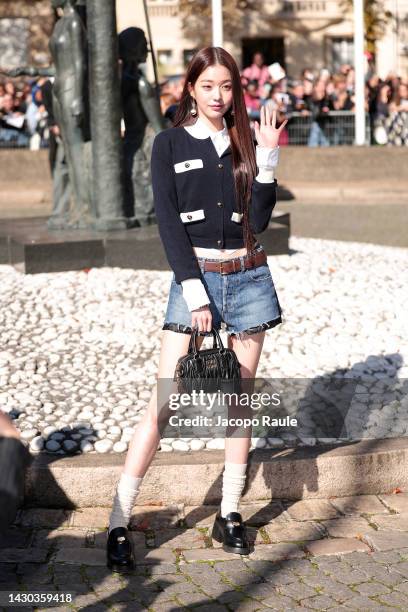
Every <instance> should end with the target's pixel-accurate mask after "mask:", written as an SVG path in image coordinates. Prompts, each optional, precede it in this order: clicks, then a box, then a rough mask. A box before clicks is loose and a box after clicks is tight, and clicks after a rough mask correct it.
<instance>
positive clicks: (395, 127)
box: [0, 52, 408, 149]
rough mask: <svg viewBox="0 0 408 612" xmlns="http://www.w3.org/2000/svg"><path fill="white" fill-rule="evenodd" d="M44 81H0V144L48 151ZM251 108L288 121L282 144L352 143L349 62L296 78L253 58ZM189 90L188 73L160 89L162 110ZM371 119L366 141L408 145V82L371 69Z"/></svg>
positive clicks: (247, 78)
mask: <svg viewBox="0 0 408 612" xmlns="http://www.w3.org/2000/svg"><path fill="white" fill-rule="evenodd" d="M45 81H46V79H45V78H39V79H35V80H29V81H27V80H21V81H17V80H15V79H14V80H4V81H0V146H17V147H20V146H22V147H30V148H32V149H38V148H40V147H41V146H47V142H48V136H49V126H48V122H47V111H46V107H45V105H44V103H43V85H44V82H45ZM241 82H242V86H243V90H244V98H245V104H246V108H247V112H248V116H249V119H250V121H251V122H253V121H255V120H258V121H259V117H260V109H261V107H262V106H263V105H267V106H268V107H269V109H270V110H277V113H278V119H279V120H280V121H283V120H284V119H288V120H289V121H288V124H287V125H286V127H285V129H284V130H283V131H282V134H281V139H280V145H287V144H294V145H299V144H302V145H308V146H311V147H312V146H330V145H341V144H353V140H354V105H355V93H354V68H353V67H352V66H351V65H350V64H343V65H342V66H340V69H339V70H338V71H337V72H335V73H331V72H330V71H329V70H327V69H326V68H323V69H320V70H314V69H313V68H311V67H306V68H303V69H302V70H301V72H300V74H299V75H298V76H297V77H296V78H292V77H290V76H288V75H287V74H286V71H285V70H284V68H283V67H282V66H281V65H280V64H279V63H278V62H274V63H272V64H271V65H266V64H265V62H264V57H263V55H262V53H259V52H258V53H255V54H254V56H253V59H252V63H251V65H250V66H248V67H246V68H244V69H243V70H242V71H241ZM182 87H183V75H179V76H178V77H175V78H170V79H166V80H165V81H164V82H163V83H162V86H161V104H162V112H163V113H164V114H165V115H166V116H167V117H168V118H169V119H170V120H171V117H172V116H173V115H174V112H175V108H176V107H177V103H178V99H179V96H180V94H181V90H182ZM365 107H366V113H367V117H368V122H367V126H368V131H369V133H368V134H367V142H369V143H370V144H377V145H386V144H388V145H397V146H408V78H406V77H405V78H402V77H401V76H397V75H395V74H393V73H390V74H389V75H388V76H387V77H386V78H384V79H380V78H379V76H378V75H377V74H375V72H374V71H373V70H372V69H371V68H370V69H369V70H368V71H367V74H366V81H365Z"/></svg>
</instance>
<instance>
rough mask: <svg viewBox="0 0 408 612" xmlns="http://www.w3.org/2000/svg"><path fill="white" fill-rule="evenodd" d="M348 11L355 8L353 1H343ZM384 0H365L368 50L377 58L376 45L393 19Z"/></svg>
mask: <svg viewBox="0 0 408 612" xmlns="http://www.w3.org/2000/svg"><path fill="white" fill-rule="evenodd" d="M341 4H342V6H343V8H344V9H345V10H347V11H349V10H350V9H352V8H353V4H354V3H353V0H341ZM384 4H385V3H384V0H364V25H365V40H366V50H367V51H369V52H370V53H372V54H373V55H374V56H375V45H376V42H377V40H380V39H381V38H382V37H383V36H384V34H385V31H386V28H387V25H388V24H389V23H390V22H391V20H392V19H393V14H392V12H391V11H389V10H387V9H386V8H385V7H384Z"/></svg>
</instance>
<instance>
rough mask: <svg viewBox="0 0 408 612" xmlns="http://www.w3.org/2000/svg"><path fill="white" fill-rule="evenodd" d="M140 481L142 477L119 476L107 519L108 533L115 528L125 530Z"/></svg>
mask: <svg viewBox="0 0 408 612" xmlns="http://www.w3.org/2000/svg"><path fill="white" fill-rule="evenodd" d="M142 480H143V476H129V474H123V473H122V474H121V477H120V479H119V483H118V486H117V489H116V494H115V497H114V499H113V507H112V512H111V515H110V517H109V531H112V529H115V528H116V527H126V528H127V526H128V523H129V520H130V516H131V514H132V508H133V506H134V503H135V499H136V497H137V494H138V493H139V488H140V483H141V482H142Z"/></svg>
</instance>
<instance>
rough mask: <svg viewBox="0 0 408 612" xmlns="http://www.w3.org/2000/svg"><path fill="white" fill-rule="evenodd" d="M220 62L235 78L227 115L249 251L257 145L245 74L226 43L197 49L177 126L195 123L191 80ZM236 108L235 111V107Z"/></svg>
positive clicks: (175, 125)
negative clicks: (245, 92)
mask: <svg viewBox="0 0 408 612" xmlns="http://www.w3.org/2000/svg"><path fill="white" fill-rule="evenodd" d="M216 64H220V65H221V66H225V67H226V68H228V70H229V71H230V74H231V80H232V106H231V107H230V108H229V110H228V111H227V112H226V113H225V115H224V118H225V121H226V124H227V128H228V134H229V137H230V143H231V152H232V167H233V176H234V185H235V197H236V201H237V206H238V211H239V212H241V213H243V217H242V223H243V237H244V242H245V246H246V248H247V250H248V251H247V252H248V254H249V253H250V252H251V251H252V250H253V247H254V244H255V238H254V235H253V233H252V230H251V228H250V225H249V201H250V198H251V189H252V182H253V180H254V179H255V176H256V156H255V147H254V142H253V139H252V134H251V129H250V127H249V119H248V113H247V110H246V106H245V101H244V92H243V90H242V84H241V76H240V73H239V70H238V66H237V64H236V62H235V60H234V58H233V57H232V55H230V54H229V53H228V52H227V51H225V49H223V48H222V47H205V48H203V49H200V50H199V51H197V53H196V54H195V55H194V57H193V58H192V59H191V61H190V63H189V65H188V66H187V71H186V75H185V82H184V87H183V91H182V94H181V99H180V102H179V105H178V108H177V111H176V114H175V116H174V121H173V127H180V126H185V125H192V124H193V123H195V122H196V117H193V115H191V113H190V111H191V109H192V98H191V95H190V92H189V90H188V83H191V85H192V86H194V84H195V82H196V81H197V79H198V77H199V76H200V74H201V73H202V72H203V71H204V70H205V69H206V68H208V67H209V66H214V65H216ZM232 110H233V111H234V114H232V113H231V111H232Z"/></svg>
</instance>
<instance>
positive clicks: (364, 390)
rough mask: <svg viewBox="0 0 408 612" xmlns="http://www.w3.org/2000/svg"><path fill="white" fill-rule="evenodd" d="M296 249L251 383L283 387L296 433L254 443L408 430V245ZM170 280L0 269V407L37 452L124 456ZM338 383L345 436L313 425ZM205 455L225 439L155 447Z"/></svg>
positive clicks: (104, 271)
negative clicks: (345, 401)
mask: <svg viewBox="0 0 408 612" xmlns="http://www.w3.org/2000/svg"><path fill="white" fill-rule="evenodd" d="M290 246H291V249H292V253H291V255H281V256H275V257H269V258H268V263H269V266H270V268H271V272H272V277H273V280H274V283H275V287H276V290H277V293H278V295H279V300H280V303H281V306H282V308H283V311H284V323H283V324H282V325H279V326H278V327H276V328H274V329H272V330H269V331H267V332H266V335H265V342H264V348H263V352H262V356H261V360H260V363H259V367H258V373H257V378H258V379H262V378H264V379H274V381H275V383H276V384H277V386H278V387H280V389H282V386H283V387H284V388H285V393H286V395H285V397H286V400H287V401H286V402H285V414H290V415H295V414H296V415H297V416H298V417H299V416H301V417H302V420H301V422H302V428H301V431H300V430H299V431H298V432H296V430H295V431H294V430H293V428H292V429H291V430H289V431H284V430H279V432H278V430H276V432H274V431H273V429H270V430H268V431H267V432H266V431H260V430H259V429H258V428H256V427H254V430H253V439H252V448H281V447H282V446H293V445H295V444H300V445H301V444H304V445H314V444H316V443H324V442H329V441H335V440H336V439H346V438H353V439H360V438H362V437H371V438H380V437H389V436H397V435H405V434H406V423H408V419H407V417H408V402H407V395H408V394H407V382H408V381H407V380H406V379H408V366H407V360H408V318H407V316H406V308H407V303H408V283H407V264H408V250H407V249H399V248H392V247H384V246H377V245H371V244H359V243H352V242H339V241H332V240H317V239H309V238H297V237H292V238H291V241H290ZM170 278H171V272H169V271H167V272H151V271H146V270H139V271H137V270H123V269H119V268H99V269H98V268H95V269H91V270H90V271H89V272H88V273H86V272H62V273H53V274H36V275H23V274H21V273H20V272H17V271H16V270H15V269H14V268H13V267H11V266H6V265H1V266H0V287H1V291H0V408H2V409H3V410H5V411H6V412H8V413H9V414H10V416H11V417H12V418H13V419H14V423H15V424H16V426H17V427H18V428H19V429H20V430H21V432H22V439H23V441H24V443H25V444H27V445H28V446H29V448H30V451H31V452H33V453H37V452H51V453H56V454H61V455H63V454H72V453H79V452H83V453H89V452H91V453H95V452H97V453H107V452H114V453H122V452H125V451H126V449H127V447H128V444H129V442H130V440H131V438H132V434H133V431H134V428H135V426H136V425H137V423H138V421H139V420H140V419H141V417H142V415H143V413H144V411H145V409H146V405H147V403H148V401H149V398H150V396H151V390H152V387H153V385H154V384H155V382H156V374H157V367H158V358H159V348H160V335H161V326H162V324H163V320H164V313H165V307H166V303H167V295H168V289H169V286H170ZM222 338H223V341H224V343H226V336H225V334H224V333H223V334H222ZM207 342H208V341H207V340H206V343H207ZM329 375H330V376H329ZM335 378H337V379H343V380H344V381H348V382H349V383H350V382H351V383H353V385H354V386H353V394H352V398H351V400H352V403H351V404H349V405H348V406H347V410H346V412H345V413H341V414H342V415H343V417H344V418H343V419H342V424H344V425H345V427H344V428H343V427H340V428H339V427H338V423H337V428H336V427H334V426H333V423H331V424H329V425H328V426H326V429H324V428H323V429H320V430H318V429H317V422H318V423H319V424H321V422H320V421H319V419H320V417H327V414H328V412H327V410H328V406H329V407H330V405H331V404H332V403H333V402H332V397H333V394H327V388H325V383H326V381H327V380H333V379H335ZM312 381H313V393H316V392H315V387H316V389H317V395H318V398H317V400H316V397H314V398H313V402H311V400H310V397H309V398H308V393H309V391H310V389H311V383H312ZM353 381H354V382H353ZM356 385H357V386H356ZM325 392H326V395H325ZM296 398H297V399H299V398H303V404H302V406H301V407H300V408H299V405H298V404H297V399H296ZM338 406H339V405H337V415H338V414H340V412H341V409H340V412H339V408H338ZM330 409H331V408H330ZM261 412H262V411H261ZM335 413H336V409H334V413H333V414H335ZM192 415H193V413H191V414H190V416H192ZM316 415H317V417H316ZM316 419H317V420H316ZM319 432H320V433H319ZM203 448H204V449H214V448H217V449H219V448H224V439H223V438H222V437H218V438H215V439H214V437H211V434H210V437H208V436H204V435H203V437H202V438H201V437H200V438H198V437H197V436H194V437H191V438H187V437H184V438H179V439H176V438H170V437H163V439H162V441H161V452H172V451H181V452H186V451H187V452H194V451H195V450H201V449H203Z"/></svg>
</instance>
